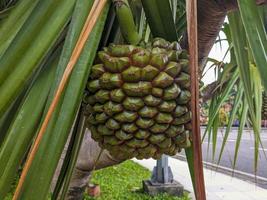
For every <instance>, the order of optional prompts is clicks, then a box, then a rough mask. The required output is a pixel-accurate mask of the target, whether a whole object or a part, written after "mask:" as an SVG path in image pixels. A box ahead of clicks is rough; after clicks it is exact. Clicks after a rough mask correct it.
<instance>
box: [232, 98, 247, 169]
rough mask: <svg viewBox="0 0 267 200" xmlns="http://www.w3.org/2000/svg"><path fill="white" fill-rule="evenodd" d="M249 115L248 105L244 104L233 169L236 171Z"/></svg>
mask: <svg viewBox="0 0 267 200" xmlns="http://www.w3.org/2000/svg"><path fill="white" fill-rule="evenodd" d="M247 113H248V104H247V103H244V106H243V109H242V113H241V119H240V124H239V128H238V134H237V138H236V146H235V153H234V162H233V169H235V167H236V162H237V156H238V152H239V146H240V142H241V138H242V135H243V130H244V127H245V124H246V119H247Z"/></svg>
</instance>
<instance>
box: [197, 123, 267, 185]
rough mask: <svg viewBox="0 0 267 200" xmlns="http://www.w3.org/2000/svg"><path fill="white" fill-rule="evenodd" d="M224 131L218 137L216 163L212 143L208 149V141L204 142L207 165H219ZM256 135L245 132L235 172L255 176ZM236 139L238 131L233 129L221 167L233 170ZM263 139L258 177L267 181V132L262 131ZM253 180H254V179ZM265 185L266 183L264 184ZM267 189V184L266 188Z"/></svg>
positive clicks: (204, 156) (220, 131)
mask: <svg viewBox="0 0 267 200" xmlns="http://www.w3.org/2000/svg"><path fill="white" fill-rule="evenodd" d="M204 130H205V129H204V128H202V129H201V131H202V133H203V132H204ZM223 134H224V130H219V131H218V137H217V147H216V154H215V159H214V161H213V160H212V143H210V146H209V149H208V139H207V137H206V139H205V140H204V141H203V144H202V152H203V160H204V161H205V162H207V163H213V164H217V160H218V156H219V153H220V149H221V145H222V141H223ZM253 137H254V135H253V131H251V130H244V132H243V136H242V140H241V143H240V147H239V154H238V159H237V163H236V168H235V170H238V171H241V172H245V173H248V174H251V176H252V177H254V175H255V173H254V172H255V169H254V138H253ZM236 138H237V129H236V128H233V130H232V131H231V133H230V134H229V137H228V140H227V143H226V146H225V150H224V153H223V155H222V159H221V162H220V164H219V165H220V166H223V167H226V168H229V169H232V168H233V167H232V162H233V160H234V152H235V146H236ZM261 139H262V144H263V148H260V149H259V162H258V171H257V176H258V177H263V178H265V179H266V180H267V159H266V157H264V154H263V152H264V151H265V153H266V155H267V130H262V132H261ZM252 179H253V178H252ZM264 185H265V182H264ZM264 187H265V188H267V182H266V186H264Z"/></svg>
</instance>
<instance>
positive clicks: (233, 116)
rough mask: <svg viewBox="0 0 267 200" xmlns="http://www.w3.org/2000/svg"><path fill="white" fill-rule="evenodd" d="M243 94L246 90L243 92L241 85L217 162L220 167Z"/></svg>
mask: <svg viewBox="0 0 267 200" xmlns="http://www.w3.org/2000/svg"><path fill="white" fill-rule="evenodd" d="M243 94H244V90H243V87H242V85H240V86H239V88H238V91H237V94H236V97H235V101H234V104H233V108H232V111H231V114H230V119H229V123H228V125H227V128H226V131H225V133H224V137H223V142H222V146H221V149H220V154H219V157H218V161H217V164H218V165H219V163H220V161H221V158H222V154H223V151H224V148H225V145H226V142H227V139H228V137H229V134H230V131H231V128H232V125H233V122H234V120H235V118H236V114H237V111H238V108H239V106H240V103H241V101H242V98H243Z"/></svg>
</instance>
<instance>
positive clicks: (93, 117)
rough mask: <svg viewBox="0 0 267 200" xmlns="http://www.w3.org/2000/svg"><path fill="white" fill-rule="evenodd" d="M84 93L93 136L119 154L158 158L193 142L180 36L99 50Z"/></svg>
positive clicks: (123, 156)
mask: <svg viewBox="0 0 267 200" xmlns="http://www.w3.org/2000/svg"><path fill="white" fill-rule="evenodd" d="M97 63H98V64H96V65H94V66H93V67H92V71H91V75H90V79H89V81H88V84H87V89H88V91H89V92H88V95H87V96H86V98H85V102H86V103H87V104H88V105H87V106H86V108H87V113H90V114H89V115H88V118H87V125H88V127H89V128H90V130H91V133H92V138H93V139H94V140H96V141H97V142H98V143H99V144H100V146H101V147H102V148H105V149H107V150H109V152H110V153H111V155H112V156H114V157H117V158H125V159H127V158H132V157H136V158H138V159H143V158H150V157H153V158H156V159H157V158H159V157H160V156H161V155H162V154H168V155H175V154H176V153H177V152H179V151H180V150H181V148H186V147H188V146H189V145H190V141H189V131H188V128H187V127H188V123H189V122H190V121H191V112H190V109H189V101H190V99H191V94H190V91H189V87H190V76H189V74H188V71H189V69H188V55H187V53H186V51H183V50H181V48H180V46H179V44H178V43H177V42H173V43H169V42H167V41H165V40H163V39H160V38H157V39H155V40H154V41H153V42H152V44H151V45H150V46H149V47H146V48H143V47H138V46H132V45H113V44H111V45H110V46H109V47H107V48H105V49H104V51H100V52H99V53H98V59H97Z"/></svg>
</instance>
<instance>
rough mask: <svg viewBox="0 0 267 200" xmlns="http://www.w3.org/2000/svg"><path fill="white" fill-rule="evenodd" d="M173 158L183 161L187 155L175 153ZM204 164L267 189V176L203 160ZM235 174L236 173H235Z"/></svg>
mask: <svg viewBox="0 0 267 200" xmlns="http://www.w3.org/2000/svg"><path fill="white" fill-rule="evenodd" d="M172 158H175V159H178V160H181V161H187V160H186V157H185V156H183V155H175V156H172ZM203 166H204V167H205V168H206V169H210V170H212V171H215V172H220V173H223V174H227V175H229V176H232V177H233V178H238V179H241V180H243V181H246V182H249V183H253V184H255V185H256V186H258V187H261V188H263V189H267V178H264V177H261V176H255V175H252V174H249V173H245V172H242V171H239V170H234V171H233V169H231V168H228V167H223V166H219V165H216V164H213V163H210V162H205V161H203ZM233 174H234V175H233Z"/></svg>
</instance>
